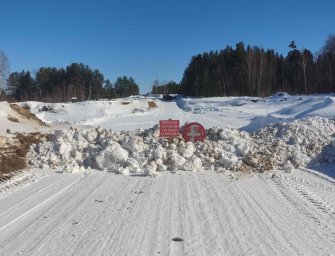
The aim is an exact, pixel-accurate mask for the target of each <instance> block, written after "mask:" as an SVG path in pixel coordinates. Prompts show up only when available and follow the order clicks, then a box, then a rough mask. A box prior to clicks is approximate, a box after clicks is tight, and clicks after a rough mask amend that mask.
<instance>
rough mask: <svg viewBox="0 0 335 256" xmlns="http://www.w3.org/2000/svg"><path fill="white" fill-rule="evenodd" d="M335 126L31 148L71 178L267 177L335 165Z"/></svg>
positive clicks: (74, 141)
mask: <svg viewBox="0 0 335 256" xmlns="http://www.w3.org/2000/svg"><path fill="white" fill-rule="evenodd" d="M334 147H335V120H334V119H328V118H323V117H313V118H309V119H305V120H297V121H294V122H291V123H279V124H272V125H268V126H266V127H264V128H263V129H260V130H258V131H257V132H255V133H248V132H245V131H240V130H237V129H233V128H222V129H219V128H211V129H209V130H207V138H206V140H205V141H204V142H197V143H195V144H192V143H191V142H187V143H185V142H184V141H183V140H182V139H180V138H176V139H174V140H173V142H172V143H169V142H168V140H167V139H165V138H160V137H159V129H158V126H155V127H154V128H151V129H146V130H138V131H136V132H126V131H122V132H119V133H115V132H112V131H110V130H106V129H100V128H96V129H70V130H61V131H56V132H55V133H54V134H53V135H52V136H51V138H50V140H49V141H47V142H44V143H42V144H39V145H35V146H33V147H32V148H31V151H30V153H29V163H30V164H31V165H33V166H35V167H39V168H54V169H62V170H65V171H68V172H78V171H84V170H90V169H95V170H105V171H113V172H119V173H122V174H125V175H128V174H133V175H151V176H155V175H157V172H162V171H170V172H177V171H199V170H215V171H225V170H232V171H264V170H272V169H278V168H279V169H283V170H285V171H290V170H291V169H293V168H297V167H300V166H306V165H307V164H309V163H311V162H312V161H325V159H327V161H334V162H335V154H334Z"/></svg>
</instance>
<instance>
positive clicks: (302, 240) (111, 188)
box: [0, 170, 335, 256]
mask: <svg viewBox="0 0 335 256" xmlns="http://www.w3.org/2000/svg"><path fill="white" fill-rule="evenodd" d="M0 234H1V235H0V255H192V256H193V255H334V252H335V183H334V182H333V181H332V180H329V179H325V178H322V177H319V176H317V175H314V174H312V173H309V172H306V171H302V170H295V171H293V172H292V173H288V174H284V173H282V172H280V174H278V175H274V176H271V175H270V174H266V173H264V174H247V175H245V174H238V173H234V174H232V173H231V174H229V172H226V173H215V172H196V173H193V172H182V173H180V174H168V173H166V174H162V175H161V176H159V177H157V178H150V177H134V176H133V177H129V176H128V177H127V176H121V175H115V174H111V173H106V172H97V173H96V174H83V173H81V174H68V173H61V174H60V173H49V174H48V175H46V176H45V177H43V178H40V179H39V180H38V181H37V182H34V183H32V184H31V185H27V186H24V187H22V188H19V189H18V190H16V191H15V192H12V193H10V194H7V195H5V196H4V197H3V198H2V199H0ZM173 238H181V239H182V240H183V241H173Z"/></svg>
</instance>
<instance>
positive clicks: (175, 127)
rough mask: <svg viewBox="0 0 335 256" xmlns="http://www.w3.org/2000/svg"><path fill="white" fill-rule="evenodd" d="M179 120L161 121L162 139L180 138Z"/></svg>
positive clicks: (160, 131)
mask: <svg viewBox="0 0 335 256" xmlns="http://www.w3.org/2000/svg"><path fill="white" fill-rule="evenodd" d="M179 130H180V128H179V120H160V121H159V133H160V136H161V137H177V136H179V134H180V132H179Z"/></svg>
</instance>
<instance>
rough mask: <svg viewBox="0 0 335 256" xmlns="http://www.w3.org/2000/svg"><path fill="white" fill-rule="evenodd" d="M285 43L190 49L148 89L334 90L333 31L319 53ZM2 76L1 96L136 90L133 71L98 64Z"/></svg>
mask: <svg viewBox="0 0 335 256" xmlns="http://www.w3.org/2000/svg"><path fill="white" fill-rule="evenodd" d="M288 47H289V49H290V50H289V52H288V53H287V55H286V56H283V55H282V54H279V53H277V52H275V51H274V50H272V49H270V50H266V49H263V48H259V47H257V46H250V45H247V46H245V44H244V43H243V42H239V43H237V44H236V46H235V47H231V46H227V47H226V48H224V49H223V50H220V51H211V52H205V53H202V54H198V55H195V56H193V57H192V58H191V61H190V63H189V64H188V66H187V67H186V69H185V71H184V74H183V77H182V79H181V81H180V83H176V82H174V81H170V82H164V83H159V81H158V80H156V81H155V82H154V84H153V86H152V93H155V94H157V93H160V94H162V93H170V94H172V93H173V94H179V93H182V94H184V95H185V96H197V97H211V96H267V95H270V94H273V93H275V92H278V91H286V92H288V93H290V94H310V93H334V92H335V34H331V35H329V36H328V38H327V39H326V41H325V43H324V45H323V46H322V48H321V49H320V51H319V52H318V53H314V54H313V53H312V52H311V51H310V50H308V49H301V50H299V49H298V47H297V45H296V43H295V42H294V41H292V42H291V43H289V44H288ZM0 53H1V54H0V78H1V79H0V81H2V82H1V83H2V84H1V87H2V88H4V87H5V86H4V85H3V84H4V79H3V78H4V76H5V74H6V70H8V60H7V58H6V56H5V55H4V53H3V52H1V51H0ZM5 82H6V85H7V86H6V90H2V93H1V94H0V96H1V97H2V98H4V95H5V98H6V97H7V98H11V99H13V100H17V101H27V100H37V101H45V102H64V101H69V100H70V99H71V98H73V97H77V98H78V99H79V100H94V99H101V98H116V97H126V96H129V95H137V94H139V87H138V85H137V84H136V82H135V80H134V79H133V78H132V77H126V76H123V77H119V78H118V79H117V80H116V82H115V83H112V82H111V81H110V80H108V79H105V78H104V75H103V74H102V73H101V72H100V71H99V70H97V69H94V70H93V69H91V68H90V67H89V66H87V65H84V64H82V63H72V64H71V65H69V66H67V67H66V68H53V67H41V68H40V69H38V70H37V71H36V72H34V74H32V73H31V72H29V71H21V72H14V73H11V74H9V75H8V76H7V79H6V81H5ZM1 87H0V88H1ZM0 92H1V89H0Z"/></svg>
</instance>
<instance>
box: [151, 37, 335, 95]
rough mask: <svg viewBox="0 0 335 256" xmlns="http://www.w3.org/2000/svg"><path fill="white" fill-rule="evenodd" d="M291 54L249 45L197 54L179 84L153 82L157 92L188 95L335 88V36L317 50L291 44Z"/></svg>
mask: <svg viewBox="0 0 335 256" xmlns="http://www.w3.org/2000/svg"><path fill="white" fill-rule="evenodd" d="M288 47H289V49H290V51H289V52H288V54H287V56H283V55H281V54H278V53H276V52H275V51H274V50H265V49H263V48H259V47H252V46H249V45H248V46H245V45H244V43H243V42H239V43H237V44H236V46H235V47H234V48H233V47H231V46H227V47H226V48H225V49H223V50H220V51H211V52H205V53H203V54H198V55H196V56H193V57H192V59H191V62H190V63H189V65H188V66H187V68H186V70H185V71H184V75H183V78H182V80H181V82H180V84H179V87H176V86H171V85H173V82H169V83H167V84H165V85H159V86H155V85H154V86H153V92H155V93H183V94H184V95H187V96H198V97H211V96H267V95H270V94H273V93H275V92H278V91H286V92H288V93H291V94H308V93H330V92H335V35H330V36H329V37H328V38H327V40H326V42H325V44H324V46H323V47H322V49H321V50H320V52H319V53H318V54H315V55H313V54H312V53H311V51H309V50H307V49H303V50H298V47H297V46H296V44H295V42H294V41H292V42H291V43H290V44H288Z"/></svg>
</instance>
